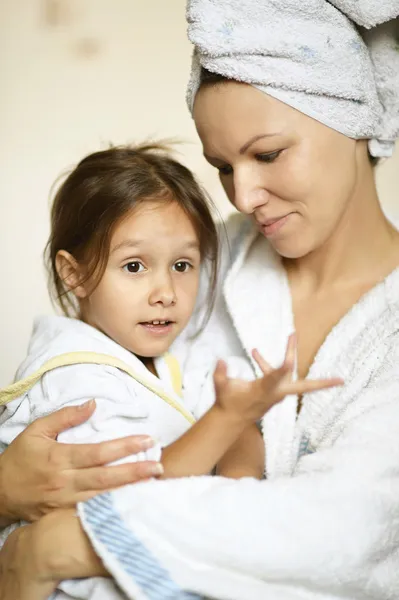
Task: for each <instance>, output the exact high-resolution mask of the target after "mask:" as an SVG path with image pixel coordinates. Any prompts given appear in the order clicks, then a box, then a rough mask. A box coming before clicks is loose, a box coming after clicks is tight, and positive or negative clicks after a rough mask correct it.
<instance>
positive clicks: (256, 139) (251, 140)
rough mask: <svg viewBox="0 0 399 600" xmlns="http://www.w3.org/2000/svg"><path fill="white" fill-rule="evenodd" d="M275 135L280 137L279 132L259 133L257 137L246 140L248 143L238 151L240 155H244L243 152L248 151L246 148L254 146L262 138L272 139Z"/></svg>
mask: <svg viewBox="0 0 399 600" xmlns="http://www.w3.org/2000/svg"><path fill="white" fill-rule="evenodd" d="M276 135H281V133H280V132H276V133H260V134H258V135H254V137H252V138H251V139H250V140H248V142H246V143H245V144H244V145H243V146H242V147H241V148H240V150H239V153H240V154H244V152H246V151H247V150H248V148H249V147H250V146H252V144H254V143H255V142H257V141H258V140H261V139H263V138H266V137H274V136H276Z"/></svg>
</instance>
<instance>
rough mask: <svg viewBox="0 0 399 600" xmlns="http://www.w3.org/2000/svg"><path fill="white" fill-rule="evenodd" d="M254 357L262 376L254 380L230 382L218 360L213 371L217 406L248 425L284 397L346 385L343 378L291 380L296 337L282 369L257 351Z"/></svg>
mask: <svg viewBox="0 0 399 600" xmlns="http://www.w3.org/2000/svg"><path fill="white" fill-rule="evenodd" d="M252 356H253V358H254V359H255V361H256V362H257V364H258V365H259V367H260V369H261V371H262V373H263V377H260V378H259V379H255V380H254V381H243V380H241V379H229V378H228V377H227V365H226V363H225V362H224V361H219V362H218V364H217V365H216V369H215V372H214V382H215V391H216V401H215V405H216V406H218V407H219V408H221V409H223V410H224V411H226V412H227V413H229V414H230V415H232V414H233V415H234V416H235V417H236V418H237V419H239V420H245V421H247V422H248V423H253V422H256V421H258V420H259V419H261V418H262V417H263V415H264V414H265V413H266V412H267V411H268V410H270V408H271V407H272V406H274V405H275V404H277V403H278V402H280V401H281V400H283V398H285V396H289V395H291V394H293V395H299V396H300V395H302V394H308V393H310V392H315V391H317V390H322V389H325V388H330V387H335V386H338V385H343V383H344V382H343V380H342V379H320V380H307V379H298V380H297V381H293V380H292V372H293V369H294V363H295V336H294V335H291V336H290V338H289V340H288V345H287V351H286V355H285V359H284V363H283V364H282V366H281V367H280V368H279V369H272V368H271V366H270V365H269V364H268V363H267V362H266V361H265V360H264V359H263V358H262V356H261V355H260V354H259V352H258V351H257V350H253V354H252Z"/></svg>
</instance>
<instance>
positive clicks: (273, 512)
mask: <svg viewBox="0 0 399 600" xmlns="http://www.w3.org/2000/svg"><path fill="white" fill-rule="evenodd" d="M228 229H229V238H230V252H229V253H228V256H227V258H225V261H224V264H223V265H222V280H223V286H222V289H221V291H220V294H219V296H218V299H217V303H216V307H215V311H214V313H213V316H212V319H211V322H210V323H209V326H208V327H207V329H206V330H205V331H204V333H203V334H202V335H201V336H200V337H199V338H198V339H197V340H195V341H194V342H189V341H188V339H186V340H182V341H181V343H180V346H179V347H178V348H177V350H178V352H179V353H180V354H181V355H183V354H184V355H185V356H186V360H185V376H186V386H187V387H189V386H190V385H191V384H193V385H198V384H199V383H200V378H201V377H203V375H201V369H202V366H201V365H203V363H204V361H205V360H209V358H210V357H211V356H213V355H215V356H216V355H217V356H223V355H225V356H228V355H231V354H234V355H237V354H240V353H241V355H242V356H247V357H249V355H250V351H251V349H252V348H253V347H257V348H258V349H259V350H260V352H261V353H262V354H263V355H264V357H265V358H266V359H267V360H269V361H270V362H271V363H272V364H273V365H277V364H278V363H279V362H280V361H281V359H282V357H283V353H284V348H285V344H286V341H287V336H288V334H289V333H290V332H291V331H292V329H293V315H292V309H291V299H290V293H289V287H288V284H287V280H286V277H285V273H284V270H283V268H282V266H281V263H280V260H279V259H278V257H277V256H276V255H275V254H274V252H273V251H272V249H271V248H270V246H269V244H268V242H267V241H266V240H265V239H264V238H263V237H261V236H259V235H257V234H256V232H255V231H254V229H253V227H252V225H251V224H250V223H249V221H247V220H246V219H245V218H242V217H239V218H238V217H235V218H233V219H232V221H231V223H230V224H229V227H228ZM202 373H203V369H202ZM329 375H333V376H338V377H342V378H343V379H344V380H345V382H346V383H345V386H344V388H335V389H329V390H324V391H320V392H317V393H316V394H314V395H309V396H305V397H304V399H303V408H302V410H301V413H300V416H299V417H298V418H297V401H296V399H295V398H287V399H285V400H284V401H283V402H282V403H281V404H280V405H277V406H275V407H274V408H273V409H272V410H271V411H270V412H269V413H268V414H267V415H266V417H265V418H264V421H263V429H264V437H265V444H266V451H267V480H265V481H256V480H253V479H250V478H248V479H244V480H241V481H233V480H228V479H224V478H218V477H214V478H211V477H201V478H187V479H180V480H173V481H152V482H149V483H143V484H138V485H135V486H131V487H129V488H126V489H122V490H117V491H115V492H112V493H109V494H104V495H102V496H100V497H97V498H94V499H93V500H90V501H89V502H87V503H84V504H82V505H80V506H79V513H80V516H81V519H82V522H83V524H84V527H85V529H86V531H87V533H88V535H89V537H90V538H91V540H92V543H93V545H94V547H95V548H96V550H97V552H98V553H99V555H100V556H102V558H103V560H104V562H105V563H106V565H107V566H108V568H109V570H110V572H111V573H112V574H113V576H114V578H115V579H116V581H117V582H118V585H119V586H120V587H121V589H123V590H124V593H125V595H126V596H123V597H128V598H131V599H133V598H134V599H136V600H137V599H138V600H140V599H149V600H155V599H157V600H158V599H161V598H162V599H164V598H170V599H172V598H173V599H176V598H179V599H180V598H181V599H183V598H191V597H193V596H191V594H190V593H188V594H187V593H186V592H184V591H183V590H188V592H192V593H196V594H198V597H210V598H216V599H220V600H279V599H281V600H290V599H292V600H300V599H308V600H310V599H323V600H332V599H338V598H339V599H346V600H354V599H374V600H397V599H398V598H399V270H396V271H394V272H393V273H392V274H391V275H389V276H388V277H387V278H386V279H385V280H384V281H382V282H381V283H380V284H379V285H377V286H376V287H375V288H374V289H372V290H371V291H370V292H369V293H367V294H366V295H365V296H364V297H363V298H362V299H361V300H360V301H359V302H358V303H357V304H356V305H355V306H354V307H353V308H352V309H351V310H350V311H349V313H348V314H347V315H346V316H344V317H343V319H342V320H341V321H340V322H339V323H338V324H337V325H336V326H335V327H334V328H333V330H332V331H331V333H330V334H329V335H328V336H327V339H326V340H325V342H324V343H323V345H322V347H321V348H320V350H319V352H318V353H317V356H316V358H315V360H314V363H313V365H312V366H311V368H310V373H309V376H310V377H312V378H318V377H326V376H329ZM103 597H104V598H107V596H103ZM194 597H197V596H194ZM99 598H100V596H99Z"/></svg>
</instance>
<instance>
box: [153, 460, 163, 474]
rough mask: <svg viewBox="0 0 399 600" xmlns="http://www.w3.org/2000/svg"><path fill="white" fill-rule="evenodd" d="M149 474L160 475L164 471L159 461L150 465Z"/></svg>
mask: <svg viewBox="0 0 399 600" xmlns="http://www.w3.org/2000/svg"><path fill="white" fill-rule="evenodd" d="M150 472H151V475H162V474H163V472H164V468H163V466H162V465H161V463H156V464H155V465H151V467H150Z"/></svg>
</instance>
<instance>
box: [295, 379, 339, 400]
mask: <svg viewBox="0 0 399 600" xmlns="http://www.w3.org/2000/svg"><path fill="white" fill-rule="evenodd" d="M342 385H344V381H343V379H339V378H333V379H318V380H313V379H310V380H306V379H301V380H299V381H293V382H291V383H288V384H287V385H285V386H284V395H286V396H288V395H291V394H296V395H298V396H301V395H302V394H310V393H311V392H317V391H319V390H324V389H327V388H332V387H338V386H342Z"/></svg>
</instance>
